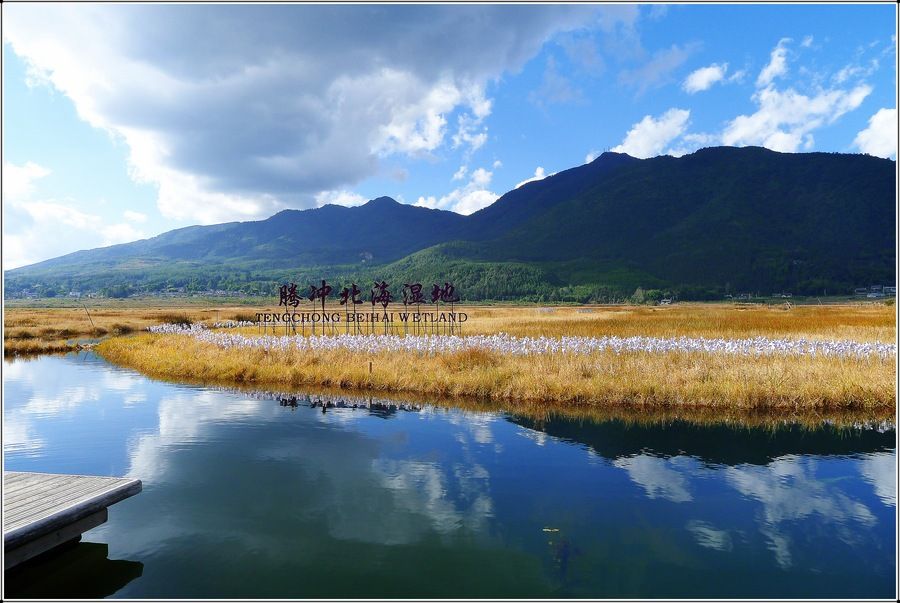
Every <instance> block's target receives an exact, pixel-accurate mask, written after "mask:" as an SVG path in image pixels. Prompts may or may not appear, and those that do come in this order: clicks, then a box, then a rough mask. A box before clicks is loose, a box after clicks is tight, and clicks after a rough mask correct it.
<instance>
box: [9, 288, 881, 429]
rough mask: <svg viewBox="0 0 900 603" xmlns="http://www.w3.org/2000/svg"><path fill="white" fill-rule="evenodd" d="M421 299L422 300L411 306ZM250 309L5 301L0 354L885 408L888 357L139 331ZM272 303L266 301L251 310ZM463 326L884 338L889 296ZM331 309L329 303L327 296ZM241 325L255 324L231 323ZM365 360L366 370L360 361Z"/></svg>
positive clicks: (627, 402) (224, 379)
mask: <svg viewBox="0 0 900 603" xmlns="http://www.w3.org/2000/svg"><path fill="white" fill-rule="evenodd" d="M424 309H425V308H424V307H423V310H424ZM256 310H257V309H248V308H247V307H246V306H244V307H240V306H235V307H219V308H201V307H196V306H185V307H174V308H173V307H165V308H151V307H146V306H142V307H136V308H93V309H91V310H90V313H91V314H90V315H91V319H92V320H93V327H92V325H91V322H90V320H89V319H88V316H87V314H86V313H85V311H84V309H81V308H78V309H53V310H41V309H25V308H21V309H20V308H14V309H9V308H7V310H6V313H5V317H4V327H5V329H4V353H5V354H7V355H8V354H11V353H13V354H15V353H34V352H43V351H66V350H70V349H72V348H73V347H74V345H77V340H78V339H79V338H89V337H103V336H106V337H108V338H107V339H106V340H105V341H103V342H101V343H100V344H99V346H98V351H100V353H101V354H103V355H104V356H105V357H106V358H108V359H109V360H111V361H113V362H115V363H118V364H122V365H125V366H130V367H133V368H136V369H138V370H140V371H142V372H144V373H147V374H149V375H152V376H154V377H161V378H168V379H189V378H196V379H200V380H202V381H206V382H213V383H218V384H223V385H229V384H235V383H237V384H241V383H243V384H251V385H255V386H256V385H258V386H272V387H298V386H317V387H318V386H324V387H335V388H340V389H345V390H346V389H357V390H367V389H368V390H376V391H391V392H401V393H402V392H409V393H415V394H416V395H423V394H426V395H433V396H438V397H456V398H470V399H476V400H493V401H502V402H503V403H505V404H508V405H511V406H514V407H517V408H524V407H528V406H536V407H538V406H546V405H548V404H552V403H557V404H562V405H566V406H567V407H579V408H581V407H584V408H592V407H599V406H603V407H616V406H623V407H627V408H641V407H645V406H646V407H649V406H653V407H665V408H672V409H679V408H687V407H693V408H708V409H732V410H739V411H740V412H753V411H760V410H765V411H767V412H768V411H771V410H773V409H778V410H779V411H785V412H800V411H802V412H813V411H817V410H822V409H830V412H834V411H835V410H836V409H844V410H846V409H868V410H867V411H866V412H875V410H878V412H888V411H889V410H890V411H891V412H893V410H892V409H893V408H894V405H895V401H896V392H895V388H894V385H895V380H896V371H895V366H894V362H893V361H885V360H877V359H868V360H848V359H835V358H796V357H777V356H771V357H758V358H757V357H754V358H746V357H738V356H728V355H713V354H663V355H654V354H646V353H634V354H623V355H620V356H616V355H614V354H612V353H604V354H595V355H591V356H570V355H556V356H535V357H527V358H525V357H507V356H504V355H501V354H495V353H491V352H484V351H466V352H460V353H455V354H445V355H438V356H434V357H423V356H418V355H415V354H391V355H387V354H384V355H374V356H369V355H365V354H358V353H351V352H346V351H332V352H317V353H304V354H299V353H294V354H288V353H266V352H264V351H262V350H221V349H218V348H215V347H213V346H210V345H205V344H201V343H199V342H197V341H195V340H193V339H190V338H187V337H178V336H154V335H149V334H139V335H133V336H129V337H112V338H109V337H110V336H113V335H120V334H125V333H128V332H129V331H139V330H142V329H145V328H146V327H147V326H149V325H151V324H159V323H164V322H185V321H190V322H206V323H212V322H214V321H216V320H228V319H230V320H247V319H253V318H255V312H256ZM258 310H259V311H270V312H271V311H274V310H276V308H274V307H269V308H268V309H265V308H259V309H258ZM457 310H462V311H465V312H467V313H468V314H469V320H468V321H467V322H466V323H465V326H464V334H479V333H496V332H499V331H504V332H506V333H509V334H511V335H517V336H540V335H544V336H549V337H559V336H562V335H582V336H602V335H616V336H623V337H627V336H635V335H642V336H659V337H672V336H689V337H694V336H696V337H723V338H743V337H754V336H765V337H798V338H799V337H803V338H812V339H847V340H855V341H881V342H896V321H895V312H894V310H895V309H894V308H893V307H890V306H885V305H883V304H847V305H823V306H795V307H793V308H791V309H785V308H783V307H780V306H774V307H772V306H770V307H766V306H751V307H747V306H743V307H742V306H733V305H725V304H715V305H712V304H679V305H676V306H671V307H628V306H619V307H614V306H593V307H583V308H577V307H555V308H537V307H462V308H460V307H458V308H457ZM334 311H338V312H340V309H339V308H334ZM243 331H244V332H245V333H248V334H250V333H254V332H255V329H252V328H251V329H243ZM370 361H371V362H372V366H373V370H372V373H371V374H370V373H369V362H370Z"/></svg>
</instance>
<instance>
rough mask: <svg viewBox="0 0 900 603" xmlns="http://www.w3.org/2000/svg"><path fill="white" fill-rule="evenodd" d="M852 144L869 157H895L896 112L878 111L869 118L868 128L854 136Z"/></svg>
mask: <svg viewBox="0 0 900 603" xmlns="http://www.w3.org/2000/svg"><path fill="white" fill-rule="evenodd" d="M853 144H854V145H856V147H857V148H859V150H860V151H862V152H863V153H868V154H869V155H876V156H878V157H886V158H887V157H896V156H897V110H896V109H879V110H878V112H877V113H875V115H873V116H872V117H870V118H869V126H868V127H867V128H866V129H865V130H861V131H860V132H859V133H858V134H857V135H856V138H855V139H854V140H853Z"/></svg>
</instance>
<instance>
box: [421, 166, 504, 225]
mask: <svg viewBox="0 0 900 603" xmlns="http://www.w3.org/2000/svg"><path fill="white" fill-rule="evenodd" d="M493 175H494V173H493V172H489V171H488V170H486V169H484V168H478V169H476V170H475V171H473V172H472V173H471V175H470V178H469V182H468V183H466V184H465V185H464V186H461V187H459V188H457V189H454V190H453V191H451V192H449V193H447V194H446V195H444V196H443V197H441V198H439V199H438V198H437V197H434V196H429V197H419V199H418V200H417V201H416V203H415V205H417V206H419V207H430V208H432V209H445V210H450V211H455V212H456V213H458V214H463V215H466V216H467V215H469V214H471V213H473V212H476V211H478V210H479V209H482V208H485V207H487V206H488V205H490V204H491V203H493V202H494V201H496V200H497V198H498V197H499V196H500V195H498V194H497V193H494V192H492V191H490V190H489V189H488V187H489V186H490V185H491V179H492V178H493Z"/></svg>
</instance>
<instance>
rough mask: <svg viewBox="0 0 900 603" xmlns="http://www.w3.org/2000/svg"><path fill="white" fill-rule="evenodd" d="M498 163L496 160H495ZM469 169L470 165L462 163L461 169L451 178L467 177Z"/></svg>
mask: <svg viewBox="0 0 900 603" xmlns="http://www.w3.org/2000/svg"><path fill="white" fill-rule="evenodd" d="M495 163H496V162H495ZM467 171H469V166H466V165H461V166H459V169H458V170H456V172H455V173H454V174H453V178H451V180H462V179H463V178H465V177H466V172H467Z"/></svg>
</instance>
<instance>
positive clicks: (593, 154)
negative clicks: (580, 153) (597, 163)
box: [584, 151, 598, 163]
mask: <svg viewBox="0 0 900 603" xmlns="http://www.w3.org/2000/svg"><path fill="white" fill-rule="evenodd" d="M597 157H598V154H597V151H588V154H587V155H585V156H584V162H585V163H590V162H592V161H593V160H594V159H596V158H597Z"/></svg>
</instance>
